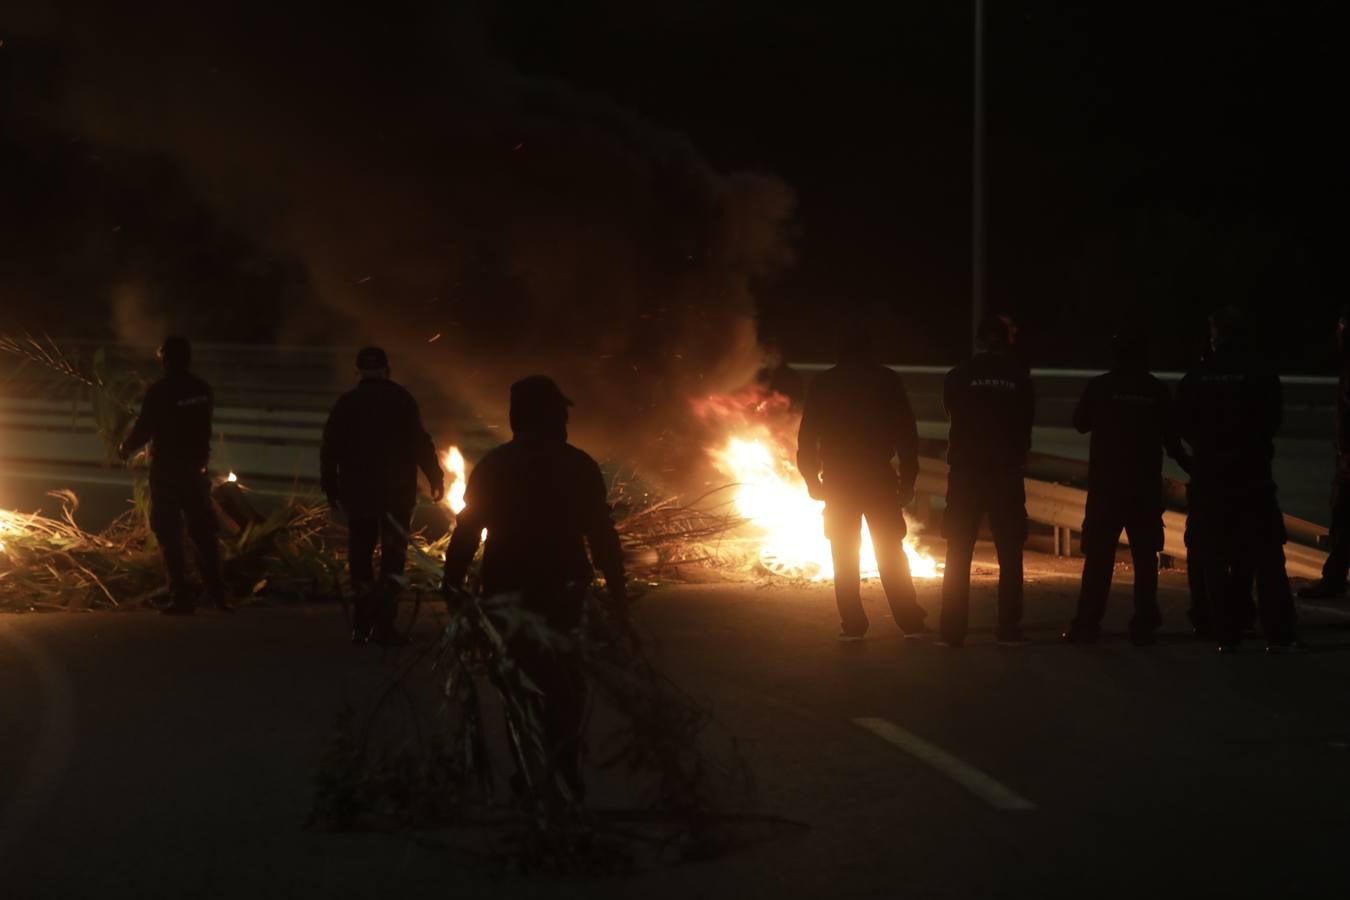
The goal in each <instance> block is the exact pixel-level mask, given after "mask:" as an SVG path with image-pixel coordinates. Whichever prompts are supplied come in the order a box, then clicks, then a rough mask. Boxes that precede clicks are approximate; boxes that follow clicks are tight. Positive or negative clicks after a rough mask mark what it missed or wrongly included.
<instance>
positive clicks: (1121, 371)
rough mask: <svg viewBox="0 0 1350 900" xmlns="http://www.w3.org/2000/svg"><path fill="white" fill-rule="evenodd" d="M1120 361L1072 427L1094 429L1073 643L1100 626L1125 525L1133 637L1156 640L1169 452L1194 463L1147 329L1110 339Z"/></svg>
mask: <svg viewBox="0 0 1350 900" xmlns="http://www.w3.org/2000/svg"><path fill="white" fill-rule="evenodd" d="M1111 344H1112V348H1111V349H1112V353H1113V356H1114V365H1113V367H1112V369H1111V371H1109V372H1107V373H1106V374H1105V375H1099V376H1097V377H1096V378H1094V379H1092V380H1091V381H1089V382H1088V384H1087V387H1086V388H1085V389H1084V390H1083V396H1082V398H1081V399H1080V400H1079V401H1078V408H1077V409H1076V410H1075V411H1074V416H1073V425H1074V428H1076V429H1077V430H1078V432H1079V433H1080V434H1089V433H1090V434H1091V435H1092V442H1091V446H1090V449H1089V452H1088V495H1087V511H1086V513H1085V515H1084V518H1083V555H1084V560H1083V582H1082V587H1081V589H1080V590H1079V594H1078V611H1077V614H1076V615H1075V616H1074V619H1073V621H1072V622H1071V623H1070V625H1069V628H1068V630H1067V631H1065V632H1064V640H1066V641H1068V642H1070V643H1090V642H1092V641H1095V640H1097V636H1098V634H1099V633H1100V631H1101V621H1102V616H1103V615H1104V614H1105V612H1106V599H1107V596H1108V594H1109V593H1110V590H1111V570H1112V568H1113V567H1114V566H1115V562H1116V544H1117V543H1118V542H1119V540H1120V533H1121V531H1122V530H1124V532H1125V534H1126V536H1127V537H1128V538H1129V542H1130V555H1131V556H1132V557H1133V559H1134V618H1133V619H1132V620H1131V621H1130V640H1131V641H1133V642H1134V643H1135V644H1136V645H1145V644H1152V643H1153V642H1154V632H1156V631H1157V629H1158V626H1159V625H1161V624H1162V613H1161V612H1160V611H1159V609H1158V553H1159V552H1160V551H1161V550H1162V547H1163V523H1162V515H1163V483H1162V456H1163V451H1166V452H1167V455H1168V456H1170V457H1172V458H1173V459H1175V460H1176V461H1177V462H1178V463H1180V464H1181V467H1182V469H1185V470H1188V471H1189V468H1190V454H1189V453H1187V452H1186V448H1185V447H1183V446H1182V445H1181V441H1180V440H1179V439H1178V437H1177V432H1176V427H1175V420H1174V416H1173V411H1172V395H1171V392H1170V391H1168V389H1167V386H1166V385H1164V384H1163V383H1162V382H1161V381H1159V380H1158V379H1156V378H1154V377H1153V376H1152V375H1150V374H1149V372H1148V367H1147V365H1146V363H1147V350H1146V346H1147V344H1146V341H1145V339H1144V336H1143V335H1142V334H1138V333H1134V332H1123V333H1120V334H1117V335H1116V336H1115V337H1114V338H1113V339H1112V342H1111Z"/></svg>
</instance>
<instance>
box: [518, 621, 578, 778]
mask: <svg viewBox="0 0 1350 900" xmlns="http://www.w3.org/2000/svg"><path fill="white" fill-rule="evenodd" d="M509 649H510V651H511V654H512V656H514V657H515V661H516V663H517V664H518V665H519V666H520V668H521V670H522V671H524V673H525V674H526V675H528V676H529V678H530V681H532V682H534V684H535V685H536V686H537V687H538V688H539V690H540V692H541V693H542V694H543V696H542V697H540V698H539V718H540V723H539V724H540V725H541V726H542V730H543V740H544V752H545V753H546V754H547V759H546V761H545V762H546V763H547V765H548V767H549V769H550V770H551V771H552V773H554V774H555V775H556V776H557V777H559V778H561V779H562V781H563V782H564V783H565V784H566V785H567V788H568V790H569V791H571V793H572V796H573V798H575V799H578V800H579V799H581V798H582V797H583V796H584V795H585V782H584V781H583V780H582V775H581V751H582V744H583V738H584V735H583V734H582V731H583V728H584V726H585V721H586V701H587V697H588V691H587V686H586V674H585V671H584V670H583V669H582V665H581V659H580V657H579V656H577V654H576V653H573V652H570V651H567V650H563V649H554V648H549V647H542V646H540V645H539V644H538V643H537V642H535V641H531V640H527V639H521V638H518V639H516V640H513V641H511V643H510V645H509ZM519 763H520V760H517V764H518V765H519Z"/></svg>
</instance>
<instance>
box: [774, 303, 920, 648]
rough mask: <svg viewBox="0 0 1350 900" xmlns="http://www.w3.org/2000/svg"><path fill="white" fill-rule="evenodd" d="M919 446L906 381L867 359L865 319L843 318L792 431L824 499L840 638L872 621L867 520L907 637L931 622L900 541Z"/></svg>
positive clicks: (804, 468)
mask: <svg viewBox="0 0 1350 900" xmlns="http://www.w3.org/2000/svg"><path fill="white" fill-rule="evenodd" d="M918 448H919V435H918V429H917V426H916V425H915V422H914V411H913V409H912V408H911V407H910V403H909V396H908V394H907V393H906V392H905V383H904V381H903V380H902V379H901V378H900V375H899V374H898V373H896V372H894V371H892V370H891V369H888V368H887V367H886V366H883V365H882V364H881V363H879V362H877V361H876V360H875V359H873V357H872V348H871V341H870V338H869V334H868V332H867V330H866V328H865V327H863V326H862V324H861V323H850V324H848V325H846V326H845V328H844V331H843V334H842V335H841V338H840V342H839V364H838V365H837V366H835V367H834V368H832V369H829V370H828V371H825V372H822V373H821V374H820V375H819V376H818V377H817V378H816V379H815V381H814V382H813V383H812V385H811V390H810V393H809V394H808V395H807V400H806V406H805V409H804V410H803V413H802V421H801V426H800V429H799V431H798V434H797V469H798V471H800V472H801V474H802V478H803V479H805V481H806V489H807V492H808V493H809V494H810V495H811V496H812V497H813V498H814V499H816V500H824V501H825V510H824V516H825V536H826V537H827V538H829V540H830V555H831V558H832V560H833V563H834V595H835V601H836V603H837V604H838V606H839V619H840V633H839V639H840V640H841V641H855V640H860V639H861V638H862V637H863V635H864V634H865V633H866V632H867V627H868V620H867V614H866V613H865V612H864V611H863V606H862V597H861V592H860V589H859V565H860V563H859V555H858V554H859V550H860V549H861V542H862V524H863V521H864V520H866V522H867V529H868V531H869V532H870V534H871V538H872V548H873V550H874V552H875V553H876V560H877V568H878V569H879V570H880V575H881V587H882V590H883V591H885V593H886V601H887V603H888V604H889V606H890V608H891V614H892V616H893V617H894V619H895V624H896V625H897V626H898V627H899V628H900V630H901V631H902V632H904V634H905V636H906V637H914V636H916V635H921V634H923V633H925V632H926V630H927V629H926V628H925V627H924V622H923V620H924V611H923V608H922V607H921V606H919V604H918V602H917V596H916V594H915V591H914V579H913V576H912V575H911V573H910V571H909V561H908V559H907V558H906V556H905V550H904V539H905V533H906V525H905V514H904V507H905V505H906V504H908V503H909V502H910V501H911V500H912V499H913V498H914V481H915V479H916V478H917V477H918V474H919V449H918ZM897 462H898V464H899V470H898V471H897V468H896V464H897Z"/></svg>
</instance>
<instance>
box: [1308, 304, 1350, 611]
mask: <svg viewBox="0 0 1350 900" xmlns="http://www.w3.org/2000/svg"><path fill="white" fill-rule="evenodd" d="M1346 328H1350V306H1347V307H1345V308H1343V309H1342V310H1341V315H1340V318H1339V320H1338V321H1337V322H1336V349H1337V350H1338V351H1339V352H1340V355H1341V378H1340V385H1339V387H1338V388H1337V391H1336V472H1335V474H1334V475H1333V476H1332V479H1331V537H1330V541H1331V547H1330V551H1331V552H1329V553H1328V554H1327V561H1326V563H1325V564H1324V565H1323V566H1322V578H1321V580H1320V581H1315V582H1313V583H1312V584H1309V585H1307V586H1305V587H1303V588H1301V589H1300V590H1299V592H1298V595H1299V596H1300V597H1302V598H1303V599H1305V600H1330V599H1333V598H1340V597H1344V596H1345V582H1346V574H1347V572H1350V346H1347V343H1350V342H1347V341H1346V335H1345V330H1346Z"/></svg>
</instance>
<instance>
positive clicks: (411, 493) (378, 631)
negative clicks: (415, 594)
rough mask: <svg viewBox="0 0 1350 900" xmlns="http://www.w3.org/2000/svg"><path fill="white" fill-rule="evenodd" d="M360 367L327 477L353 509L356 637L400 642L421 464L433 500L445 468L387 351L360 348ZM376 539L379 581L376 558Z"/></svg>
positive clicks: (345, 506)
mask: <svg viewBox="0 0 1350 900" xmlns="http://www.w3.org/2000/svg"><path fill="white" fill-rule="evenodd" d="M356 369H357V371H358V372H359V373H360V377H361V380H360V382H359V383H358V384H357V386H356V387H355V388H353V389H352V390H350V391H348V392H347V393H345V394H343V395H342V396H341V397H339V398H338V401H337V403H336V404H335V405H334V406H333V410H332V412H331V413H329V416H328V422H327V424H326V425H324V429H323V444H322V446H321V447H320V449H319V468H320V480H321V484H322V487H323V492H324V494H325V495H327V497H328V504H329V506H331V507H332V508H333V509H334V510H336V511H340V512H343V513H345V514H346V516H347V553H348V565H349V566H350V567H351V577H352V591H353V593H354V595H355V611H354V613H353V616H352V642H353V643H357V644H364V643H366V642H367V641H370V640H373V641H375V642H376V643H379V644H391V643H400V642H401V639H400V638H399V637H398V635H397V634H396V632H395V630H394V619H395V614H396V612H397V609H398V606H397V604H398V594H399V588H400V587H401V581H400V579H401V578H402V576H403V569H404V566H405V565H406V564H407V561H408V529H409V527H410V526H411V524H412V514H413V508H414V506H415V505H416V503H417V471H418V469H421V471H422V473H423V474H424V475H425V476H426V479H427V483H428V484H429V485H430V487H431V499H432V502H433V503H438V502H440V500H441V498H442V497H444V496H445V474H444V473H443V472H442V471H441V464H440V460H439V459H437V456H436V446H435V444H433V443H432V441H431V436H430V435H429V434H427V430H426V428H424V427H423V425H422V414H421V412H420V411H419V410H418V408H417V401H416V400H414V399H413V396H412V394H410V393H408V390H407V389H406V388H404V387H403V386H402V385H399V384H396V383H395V382H393V381H392V380H390V378H389V374H390V370H389V357H388V356H387V355H386V354H385V352H384V351H383V350H381V349H380V348H379V347H366V348H365V349H363V350H362V351H361V352H360V353H358V354H357V355H356ZM376 543H379V545H380V580H379V582H376V580H375V568H374V565H373V558H374V554H375V545H376Z"/></svg>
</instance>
